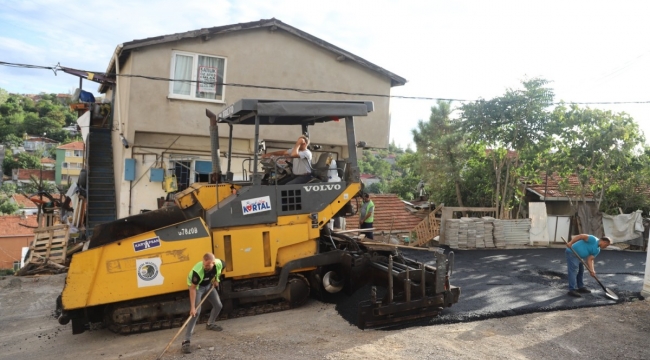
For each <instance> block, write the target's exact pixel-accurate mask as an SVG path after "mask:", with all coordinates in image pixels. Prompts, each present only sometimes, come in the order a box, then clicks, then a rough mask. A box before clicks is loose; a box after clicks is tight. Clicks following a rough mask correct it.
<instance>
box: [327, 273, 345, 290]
mask: <svg viewBox="0 0 650 360" xmlns="http://www.w3.org/2000/svg"><path fill="white" fill-rule="evenodd" d="M335 279H336V272H334V271H328V272H327V273H326V274H325V276H323V287H324V288H325V291H327V292H328V293H331V294H336V293H337V292H339V291H341V290H343V280H339V281H336V280H335Z"/></svg>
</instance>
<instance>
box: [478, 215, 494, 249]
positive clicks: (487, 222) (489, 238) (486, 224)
mask: <svg viewBox="0 0 650 360" xmlns="http://www.w3.org/2000/svg"><path fill="white" fill-rule="evenodd" d="M481 220H482V221H483V236H484V241H485V247H486V248H494V235H493V234H492V231H493V230H494V218H493V217H490V216H485V217H482V218H481Z"/></svg>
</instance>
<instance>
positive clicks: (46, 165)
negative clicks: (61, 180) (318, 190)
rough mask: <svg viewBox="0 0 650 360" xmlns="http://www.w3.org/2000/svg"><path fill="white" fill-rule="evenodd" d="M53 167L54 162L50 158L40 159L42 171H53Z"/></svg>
mask: <svg viewBox="0 0 650 360" xmlns="http://www.w3.org/2000/svg"><path fill="white" fill-rule="evenodd" d="M55 165H56V160H54V159H50V158H41V166H43V168H44V169H48V170H49V169H54V166H55Z"/></svg>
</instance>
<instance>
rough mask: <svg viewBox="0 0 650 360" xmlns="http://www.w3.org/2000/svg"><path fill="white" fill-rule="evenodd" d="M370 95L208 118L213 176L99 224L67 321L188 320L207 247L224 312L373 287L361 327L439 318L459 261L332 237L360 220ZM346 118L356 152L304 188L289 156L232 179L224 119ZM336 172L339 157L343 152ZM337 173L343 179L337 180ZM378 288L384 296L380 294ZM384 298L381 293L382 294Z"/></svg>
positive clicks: (76, 260)
mask: <svg viewBox="0 0 650 360" xmlns="http://www.w3.org/2000/svg"><path fill="white" fill-rule="evenodd" d="M373 106H374V105H373V103H372V102H369V101H293V100H291V101H288V100H287V101H281V100H257V99H242V100H240V101H237V102H236V103H234V104H232V105H231V106H229V107H227V108H226V109H225V110H224V111H222V112H221V113H220V114H218V115H217V114H213V113H212V112H210V111H209V110H206V115H207V116H208V118H210V136H211V143H212V158H213V165H212V171H213V173H212V174H211V176H210V182H209V183H194V184H192V185H191V186H190V187H189V188H187V189H186V190H184V191H181V192H179V193H177V194H176V195H175V198H174V200H175V201H174V203H175V204H174V205H173V206H167V207H163V208H161V209H158V210H154V211H149V212H145V213H142V214H138V215H133V216H129V217H126V218H123V219H119V220H116V221H114V222H110V223H106V224H102V225H98V226H96V227H95V229H94V233H93V235H92V237H91V239H90V240H89V246H88V249H87V250H86V251H83V252H80V253H77V254H75V255H74V256H73V257H72V260H71V263H70V267H69V271H68V274H67V278H66V283H65V286H64V288H63V292H62V294H61V296H60V297H59V299H58V300H57V309H58V311H59V313H60V316H59V322H60V323H61V324H67V323H68V322H70V321H71V322H72V332H73V334H78V333H81V332H83V331H85V330H86V329H88V328H89V326H91V325H92V324H93V323H103V324H104V325H105V326H106V327H108V328H109V329H111V330H113V331H115V332H117V333H121V334H129V333H136V332H144V331H152V330H157V329H166V328H171V327H176V326H180V325H181V324H182V322H183V320H184V319H185V318H186V317H187V316H188V313H189V300H188V291H187V275H188V273H189V270H190V269H191V268H192V266H193V265H194V264H196V263H197V262H198V261H200V260H201V259H202V257H203V255H204V254H205V253H207V252H212V253H214V254H215V255H216V256H217V257H218V258H220V259H224V260H225V264H226V271H225V274H224V278H223V279H222V282H221V286H220V289H219V293H220V297H221V300H222V302H223V304H224V308H223V310H222V313H221V318H232V317H238V316H246V315H255V314H261V313H266V312H272V311H279V310H285V309H290V308H293V307H297V306H299V305H301V304H303V303H304V302H305V301H306V300H307V299H308V298H309V296H310V295H312V296H315V297H317V298H319V297H320V298H322V297H323V296H325V295H327V294H330V293H337V292H341V291H343V292H345V293H347V294H352V293H354V292H355V291H356V290H358V289H360V288H361V287H370V289H371V290H370V296H369V300H366V301H363V302H362V303H360V304H359V308H358V314H359V317H358V323H359V326H360V327H362V328H365V327H376V326H384V325H391V324H395V323H400V322H403V321H408V320H413V319H419V318H423V317H431V316H435V315H437V314H438V313H439V312H440V311H441V310H442V309H443V308H444V307H449V306H451V305H452V304H454V303H456V302H457V301H458V298H459V295H460V289H459V288H458V287H454V286H451V285H450V283H449V275H450V272H451V267H452V261H450V258H449V257H448V256H447V255H445V254H444V253H443V252H431V254H432V262H431V263H430V264H425V263H421V262H417V261H413V260H410V259H408V258H407V257H404V256H403V255H402V254H401V252H398V251H397V249H395V248H394V247H390V246H386V245H379V244H378V245H377V246H375V245H369V244H367V243H365V242H364V243H361V242H358V241H356V240H355V239H353V238H351V237H348V236H347V235H346V234H340V233H335V232H333V231H331V229H330V227H329V226H328V224H329V222H330V220H331V219H333V218H336V217H344V216H348V215H352V211H353V207H352V201H358V200H359V196H360V195H361V191H362V188H363V185H362V183H361V181H360V174H359V168H358V165H357V155H356V149H357V146H358V144H357V142H356V139H355V131H354V118H355V117H358V116H367V114H368V113H369V112H371V111H372V110H373ZM341 120H343V121H344V122H345V134H344V135H343V136H345V137H346V138H347V146H348V149H349V154H345V155H346V156H347V157H346V158H343V155H344V154H336V153H333V152H326V151H324V152H321V153H320V156H319V157H318V159H317V161H315V162H314V163H313V165H312V167H313V176H314V177H313V179H312V180H311V181H310V182H309V183H306V184H291V185H289V184H284V181H283V179H284V178H285V177H286V176H289V175H290V171H291V169H290V168H291V167H290V161H289V160H288V159H282V158H281V157H280V158H262V157H261V153H262V152H263V151H264V150H263V149H262V148H260V150H259V151H256V152H255V154H254V155H253V156H252V157H251V159H250V162H251V164H252V166H251V169H252V170H251V174H250V176H247V178H245V179H244V180H238V181H235V180H233V173H232V172H231V168H230V167H231V165H230V164H231V161H230V160H231V159H230V157H231V153H232V151H231V149H230V148H229V150H228V151H227V153H226V157H227V158H228V162H227V163H228V166H227V169H225V170H226V171H222V169H221V163H220V150H219V134H218V124H219V123H222V124H227V125H228V126H229V129H230V141H229V147H230V144H232V139H233V138H232V129H233V127H234V126H252V127H254V131H255V144H258V143H259V140H260V139H259V133H260V126H261V125H264V126H299V127H300V128H301V132H302V133H303V134H307V135H308V131H309V127H310V126H313V127H314V129H315V130H314V131H318V125H319V124H323V123H327V122H330V121H341ZM337 157H338V159H337V161H336V167H335V168H333V169H331V168H330V165H331V160H332V159H334V158H337ZM328 171H335V172H336V173H337V175H338V176H335V178H337V179H338V178H340V179H341V180H340V181H337V182H331V181H330V182H328V181H327V180H328V179H327V174H328ZM377 288H379V292H378V291H377ZM378 293H379V294H385V295H383V296H377V294H378Z"/></svg>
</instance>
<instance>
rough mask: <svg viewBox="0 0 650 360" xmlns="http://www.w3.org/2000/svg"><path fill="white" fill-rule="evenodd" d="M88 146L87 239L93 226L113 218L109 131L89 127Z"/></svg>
mask: <svg viewBox="0 0 650 360" xmlns="http://www.w3.org/2000/svg"><path fill="white" fill-rule="evenodd" d="M87 147H88V161H87V164H88V166H87V168H88V184H87V188H88V210H87V216H88V218H87V229H86V235H87V237H88V238H89V239H90V238H91V237H92V234H93V229H94V228H95V225H99V224H103V223H107V222H111V221H114V220H115V219H116V208H115V177H114V174H113V146H112V144H111V130H109V129H99V128H91V130H90V133H89V134H88V140H87Z"/></svg>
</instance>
